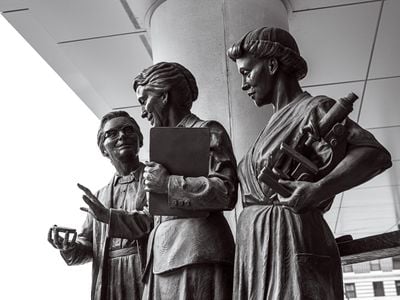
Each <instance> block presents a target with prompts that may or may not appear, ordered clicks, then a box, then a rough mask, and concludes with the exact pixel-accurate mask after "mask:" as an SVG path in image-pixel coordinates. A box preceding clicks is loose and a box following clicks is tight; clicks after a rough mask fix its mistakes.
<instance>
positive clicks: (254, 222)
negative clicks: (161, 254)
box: [233, 92, 386, 300]
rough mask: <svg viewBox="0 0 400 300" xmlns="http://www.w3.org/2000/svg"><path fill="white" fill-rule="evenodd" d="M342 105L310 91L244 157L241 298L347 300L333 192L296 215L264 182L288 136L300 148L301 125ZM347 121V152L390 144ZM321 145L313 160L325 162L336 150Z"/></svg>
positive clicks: (237, 294) (237, 291)
mask: <svg viewBox="0 0 400 300" xmlns="http://www.w3.org/2000/svg"><path fill="white" fill-rule="evenodd" d="M334 103H335V101H334V100H333V99H330V98H328V97H326V96H317V97H312V96H310V94H308V93H307V92H304V93H302V94H301V95H300V96H298V97H297V98H296V99H294V101H292V102H291V103H289V104H288V105H286V106H285V107H283V108H282V109H281V110H280V111H278V112H277V113H275V114H274V115H273V116H272V117H271V119H270V121H269V122H268V124H267V126H266V127H265V128H264V129H263V130H262V131H261V133H260V135H259V136H258V138H257V139H256V141H255V142H254V144H253V145H252V146H251V148H250V149H249V151H248V153H247V154H246V155H245V156H244V158H243V160H242V161H241V162H240V164H239V167H238V175H239V180H240V185H241V190H242V202H243V207H244V209H243V211H242V213H241V215H240V217H239V220H238V225H237V241H236V242H237V245H236V253H235V274H234V293H233V298H234V299H241V300H242V299H243V300H244V299H246V300H247V299H254V300H262V299H271V300H272V299H273V300H276V299H343V287H342V272H341V263H340V256H339V253H338V249H337V246H336V243H335V239H334V236H333V234H332V232H331V230H330V229H329V227H328V225H327V223H326V221H325V220H324V218H323V213H324V212H326V211H327V210H328V209H329V208H330V206H331V204H332V201H333V198H332V199H327V200H326V201H324V202H323V204H322V205H321V206H320V207H318V208H315V209H310V210H307V211H305V212H302V213H294V212H293V211H291V210H290V209H288V208H285V207H283V206H281V205H277V204H275V203H276V202H275V201H273V200H272V199H271V196H272V194H273V191H271V189H270V188H269V187H268V186H267V185H265V184H264V183H262V182H259V181H258V180H257V176H258V175H259V174H260V171H261V169H262V168H263V167H264V166H265V165H268V166H269V167H271V166H273V165H274V163H275V161H276V157H277V156H276V154H277V151H278V149H279V147H280V144H281V142H286V143H287V144H288V145H289V146H291V145H292V146H293V144H294V143H296V141H297V139H298V137H299V132H300V130H301V128H302V127H304V126H305V125H306V124H309V122H312V123H314V124H318V121H319V120H321V118H322V117H323V116H324V115H325V114H326V112H327V111H328V110H329V108H330V107H332V105H333V104H334ZM344 125H345V127H346V128H347V130H348V136H347V140H346V143H347V144H346V147H347V151H348V150H349V149H351V147H359V146H367V147H378V148H382V149H384V148H383V147H382V146H381V145H380V144H379V143H378V142H377V141H376V140H375V138H374V137H373V136H372V134H370V133H369V132H368V131H366V130H364V129H362V128H361V127H360V126H358V125H357V124H356V123H355V122H353V121H352V120H350V119H346V120H345V121H344ZM314 148H315V149H314V151H315V157H312V158H311V160H312V161H313V162H314V163H315V164H317V165H318V166H319V167H321V166H323V165H324V164H325V163H326V162H327V161H328V160H329V158H330V155H331V151H330V148H329V147H328V145H327V144H326V143H324V142H321V143H319V144H318V145H316V146H315V147H314ZM385 151H386V150H385Z"/></svg>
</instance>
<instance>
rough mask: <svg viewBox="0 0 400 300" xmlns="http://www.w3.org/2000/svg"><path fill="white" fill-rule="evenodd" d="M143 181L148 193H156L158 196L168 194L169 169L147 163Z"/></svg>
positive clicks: (154, 163)
mask: <svg viewBox="0 0 400 300" xmlns="http://www.w3.org/2000/svg"><path fill="white" fill-rule="evenodd" d="M145 165H146V167H145V168H144V173H143V179H144V185H145V188H144V190H145V191H146V192H154V193H157V194H167V193H168V179H169V173H168V171H167V169H166V168H165V167H164V166H163V165H161V164H158V163H156V162H152V161H151V162H145Z"/></svg>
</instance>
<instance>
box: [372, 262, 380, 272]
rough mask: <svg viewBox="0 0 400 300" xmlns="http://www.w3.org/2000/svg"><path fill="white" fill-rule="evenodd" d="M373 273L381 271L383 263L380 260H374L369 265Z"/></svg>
mask: <svg viewBox="0 0 400 300" xmlns="http://www.w3.org/2000/svg"><path fill="white" fill-rule="evenodd" d="M369 267H370V269H371V271H379V270H380V269H381V263H380V261H379V260H373V261H371V262H370V263H369Z"/></svg>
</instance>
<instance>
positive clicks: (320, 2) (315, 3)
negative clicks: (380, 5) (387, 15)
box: [291, 0, 380, 11]
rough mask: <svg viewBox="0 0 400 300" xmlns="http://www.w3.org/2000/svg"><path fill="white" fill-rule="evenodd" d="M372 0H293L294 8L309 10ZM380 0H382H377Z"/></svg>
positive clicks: (295, 9)
mask: <svg viewBox="0 0 400 300" xmlns="http://www.w3.org/2000/svg"><path fill="white" fill-rule="evenodd" d="M370 1H371V0H292V1H291V3H292V6H293V10H294V11H297V10H309V9H316V8H324V7H331V6H339V5H350V4H357V3H363V2H370ZM376 1H380V0H376Z"/></svg>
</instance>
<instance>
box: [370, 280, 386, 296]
mask: <svg viewBox="0 0 400 300" xmlns="http://www.w3.org/2000/svg"><path fill="white" fill-rule="evenodd" d="M372 285H373V287H374V296H375V297H379V296H385V290H384V288H383V282H382V281H374V282H373V283H372Z"/></svg>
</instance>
